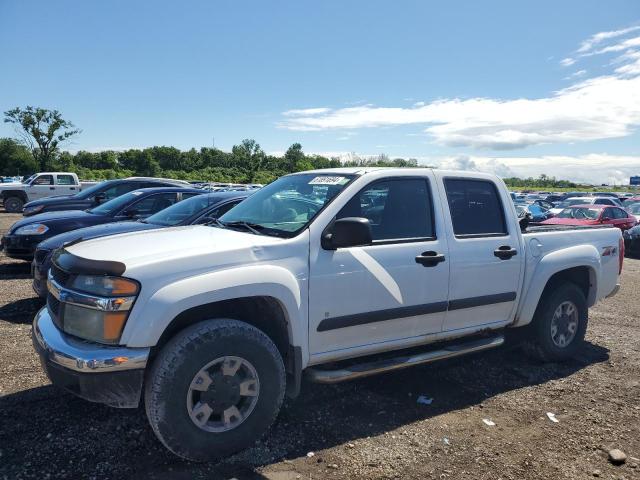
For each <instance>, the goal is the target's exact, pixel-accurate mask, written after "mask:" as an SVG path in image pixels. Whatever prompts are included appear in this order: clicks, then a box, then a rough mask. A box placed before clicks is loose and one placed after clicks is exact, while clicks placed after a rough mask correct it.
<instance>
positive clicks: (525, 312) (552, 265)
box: [512, 245, 602, 327]
mask: <svg viewBox="0 0 640 480" xmlns="http://www.w3.org/2000/svg"><path fill="white" fill-rule="evenodd" d="M532 267H534V268H535V272H534V274H533V276H532V277H531V279H530V280H529V281H528V282H527V283H525V285H523V292H526V293H525V294H524V295H523V297H522V303H521V304H520V306H519V308H518V312H517V314H516V318H515V321H514V323H513V325H512V326H514V327H522V326H524V325H527V324H529V323H531V321H532V320H533V316H534V314H535V313H536V309H537V308H538V303H539V302H540V299H541V297H542V293H543V292H544V289H545V288H546V286H547V283H548V282H549V280H550V279H551V277H552V276H553V275H555V274H557V273H560V272H562V271H564V270H569V269H571V268H576V267H586V268H588V269H589V283H590V286H589V294H588V296H587V305H588V306H592V305H593V304H594V303H595V301H596V298H597V291H598V284H599V283H600V272H601V271H602V262H601V259H600V252H599V251H598V249H597V248H596V247H594V246H593V245H576V246H573V247H568V248H563V249H561V250H557V251H555V252H551V253H549V254H547V255H545V256H544V257H543V258H542V259H541V260H540V261H539V262H538V264H537V265H535V266H532Z"/></svg>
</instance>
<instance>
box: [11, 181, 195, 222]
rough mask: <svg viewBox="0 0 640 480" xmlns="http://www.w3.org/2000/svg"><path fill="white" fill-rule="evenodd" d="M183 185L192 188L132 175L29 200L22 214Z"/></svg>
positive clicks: (88, 204)
mask: <svg viewBox="0 0 640 480" xmlns="http://www.w3.org/2000/svg"><path fill="white" fill-rule="evenodd" d="M181 186H183V187H185V188H191V187H190V185H189V183H187V182H183V181H181V180H168V179H164V178H147V177H130V178H122V179H119V180H107V181H104V182H100V183H98V184H96V185H92V186H91V187H89V188H87V189H85V190H82V191H81V192H78V193H76V194H75V195H62V196H58V197H47V198H41V199H38V200H34V201H32V202H29V203H27V204H25V206H24V209H23V210H22V215H24V216H25V217H30V216H32V215H37V214H38V213H45V212H59V211H66V210H86V209H88V208H93V207H96V206H98V205H100V204H101V203H104V202H108V201H109V200H113V199H114V198H116V197H119V196H120V195H123V194H125V193H128V192H132V191H133V190H138V189H140V188H154V187H181Z"/></svg>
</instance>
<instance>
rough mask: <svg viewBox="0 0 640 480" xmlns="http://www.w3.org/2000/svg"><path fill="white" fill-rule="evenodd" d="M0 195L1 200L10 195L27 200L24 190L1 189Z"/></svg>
mask: <svg viewBox="0 0 640 480" xmlns="http://www.w3.org/2000/svg"><path fill="white" fill-rule="evenodd" d="M0 195H2V200H3V201H4V200H6V199H7V198H11V197H18V198H19V199H21V200H22V201H24V202H25V203H26V202H28V201H29V198H28V197H27V193H26V192H25V191H24V190H2V192H1V193H0Z"/></svg>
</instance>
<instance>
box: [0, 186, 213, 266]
mask: <svg viewBox="0 0 640 480" xmlns="http://www.w3.org/2000/svg"><path fill="white" fill-rule="evenodd" d="M202 193H204V192H203V191H202V190H196V189H191V188H189V189H187V188H183V187H158V188H143V189H140V190H134V191H133V192H129V193H126V194H124V195H121V196H119V197H116V198H114V199H113V200H110V201H108V202H106V203H103V204H101V205H98V206H97V207H94V208H92V209H89V210H84V211H83V210H68V211H62V212H49V213H40V214H38V215H34V216H32V217H27V218H23V219H22V220H18V221H17V222H16V223H14V224H13V225H12V226H11V228H10V229H9V231H8V232H7V234H6V235H5V236H3V237H2V242H1V244H0V246H1V247H2V248H4V251H5V253H6V255H7V256H8V257H11V258H18V259H22V260H29V261H31V260H33V255H34V252H35V250H36V246H37V245H38V244H39V243H40V242H42V241H44V240H46V239H47V238H51V237H53V236H55V235H59V234H61V233H64V232H68V231H70V230H76V229H78V228H83V227H90V226H93V225H101V224H105V223H112V222H121V221H126V220H140V219H144V218H147V217H148V216H150V215H153V214H154V213H156V212H159V211H160V210H164V209H165V208H167V207H169V206H171V205H173V204H174V203H176V202H179V201H181V200H183V199H185V198H189V197H192V196H194V195H200V194H202Z"/></svg>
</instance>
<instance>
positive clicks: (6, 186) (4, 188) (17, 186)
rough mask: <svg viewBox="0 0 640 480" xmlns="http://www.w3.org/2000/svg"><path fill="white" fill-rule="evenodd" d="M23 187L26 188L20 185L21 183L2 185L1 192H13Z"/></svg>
mask: <svg viewBox="0 0 640 480" xmlns="http://www.w3.org/2000/svg"><path fill="white" fill-rule="evenodd" d="M22 187H24V184H23V183H20V182H7V183H0V191H2V190H13V189H15V188H22Z"/></svg>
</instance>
